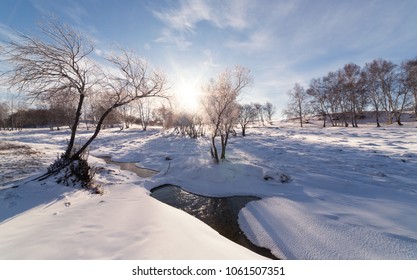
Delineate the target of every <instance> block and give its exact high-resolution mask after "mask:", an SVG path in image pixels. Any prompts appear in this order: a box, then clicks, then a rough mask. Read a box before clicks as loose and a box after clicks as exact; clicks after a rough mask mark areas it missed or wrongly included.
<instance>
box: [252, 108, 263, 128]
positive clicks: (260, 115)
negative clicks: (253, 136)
mask: <svg viewBox="0 0 417 280" xmlns="http://www.w3.org/2000/svg"><path fill="white" fill-rule="evenodd" d="M253 106H254V107H255V109H256V114H257V117H258V121H259V122H260V123H261V124H262V125H265V120H264V109H263V106H262V104H261V103H254V104H253Z"/></svg>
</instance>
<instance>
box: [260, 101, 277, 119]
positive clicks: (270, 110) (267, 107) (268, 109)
mask: <svg viewBox="0 0 417 280" xmlns="http://www.w3.org/2000/svg"><path fill="white" fill-rule="evenodd" d="M263 110H264V112H265V115H266V118H267V119H268V121H269V122H271V121H272V116H273V115H274V114H275V113H276V111H277V110H276V108H275V106H274V105H273V104H272V103H271V102H266V103H265V104H264V106H263Z"/></svg>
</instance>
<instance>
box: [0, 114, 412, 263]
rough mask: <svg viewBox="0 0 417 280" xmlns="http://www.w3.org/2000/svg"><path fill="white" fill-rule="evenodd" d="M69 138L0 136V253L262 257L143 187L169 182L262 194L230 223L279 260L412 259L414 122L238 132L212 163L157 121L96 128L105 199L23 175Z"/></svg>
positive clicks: (44, 133)
mask: <svg viewBox="0 0 417 280" xmlns="http://www.w3.org/2000/svg"><path fill="white" fill-rule="evenodd" d="M84 133H85V134H88V133H89V132H84ZM67 137H68V131H62V130H61V131H49V130H47V129H37V130H24V131H22V132H4V131H1V132H0V168H1V171H0V174H1V175H0V259H258V258H263V257H261V256H259V255H257V254H255V253H253V252H251V251H249V250H247V249H245V248H243V247H241V246H239V245H236V244H235V243H233V242H231V241H229V240H228V239H226V238H224V237H222V236H221V235H219V234H218V233H217V232H216V231H214V230H212V229H211V228H210V227H208V226H207V225H205V224H204V223H203V222H200V221H199V220H197V219H195V218H193V217H191V216H189V215H188V214H186V213H185V212H182V211H180V210H177V209H175V208H172V207H170V206H168V205H165V204H164V203H162V202H159V201H157V200H155V199H153V198H152V197H150V196H149V190H150V189H152V188H153V187H156V186H159V185H162V184H166V183H170V184H174V185H178V186H181V187H182V188H184V189H185V190H188V191H191V192H194V193H198V194H203V195H209V196H228V195H256V196H259V197H262V198H263V199H261V200H259V201H254V202H251V203H249V204H248V205H247V207H245V208H244V209H242V211H241V212H240V214H239V223H240V225H241V227H242V229H243V230H244V232H245V234H246V235H247V236H248V237H249V239H250V240H251V241H252V242H254V243H255V244H257V245H260V246H263V247H267V248H270V249H271V250H272V252H273V253H274V254H275V255H276V256H277V257H279V258H283V259H417V218H416V217H417V207H416V205H417V183H416V182H417V128H416V123H415V122H407V123H406V124H405V125H404V126H401V127H400V126H397V125H392V126H384V127H382V128H375V127H374V125H373V124H369V125H361V127H360V128H341V127H337V128H333V127H328V128H325V129H323V128H320V123H319V122H317V124H316V125H314V124H312V125H308V126H307V127H305V128H302V129H301V128H298V127H296V125H295V124H289V123H279V122H277V123H276V125H272V126H267V127H256V128H255V127H254V128H249V129H248V136H246V137H241V136H238V137H232V138H231V140H230V142H229V146H228V154H227V158H228V160H227V161H226V162H224V163H222V164H220V165H215V164H213V163H212V161H211V159H210V155H209V141H208V139H204V138H200V139H197V140H193V139H187V138H182V137H179V136H176V135H172V134H170V133H169V132H166V131H163V130H161V129H159V128H151V129H150V130H149V131H146V132H143V131H141V130H140V129H139V128H132V129H129V130H124V131H120V130H118V129H109V130H104V131H103V133H102V134H101V135H100V136H99V138H98V139H97V141H96V142H94V143H93V145H92V147H91V150H90V157H89V161H90V163H91V164H92V165H94V166H95V167H96V168H97V175H96V177H97V181H98V182H100V183H101V184H102V185H103V186H104V194H103V195H92V194H89V193H88V192H86V191H81V190H76V189H73V188H70V187H65V186H60V185H57V184H56V183H53V182H52V181H51V180H47V181H43V182H35V181H29V179H30V178H34V177H36V175H39V174H40V172H42V170H43V169H44V168H46V166H47V164H48V163H49V162H52V161H53V160H54V159H55V158H56V157H57V154H58V153H59V152H61V151H62V149H63V147H64V145H65V143H66V138H67ZM13 145H14V147H13ZM1 147H7V148H4V149H1ZM105 155H109V156H112V159H113V160H115V161H125V162H132V161H134V162H138V165H139V166H144V167H147V168H152V169H155V170H159V171H160V173H159V174H157V175H155V176H153V177H151V178H147V179H143V178H139V177H137V176H136V175H134V174H132V173H130V172H128V171H123V170H120V169H119V168H118V166H116V165H109V164H105V162H104V161H103V160H102V159H99V158H98V156H105ZM167 157H169V158H170V159H171V160H167ZM25 162H26V163H27V164H26V163H25ZM26 166H28V168H26ZM23 171H24V172H25V173H24V174H23V173H22V172H23ZM23 182H27V183H23ZM17 185H19V187H17V188H11V187H13V186H17Z"/></svg>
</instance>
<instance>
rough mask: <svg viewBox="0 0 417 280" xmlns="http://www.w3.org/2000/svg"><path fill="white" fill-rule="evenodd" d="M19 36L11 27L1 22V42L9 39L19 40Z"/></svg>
mask: <svg viewBox="0 0 417 280" xmlns="http://www.w3.org/2000/svg"><path fill="white" fill-rule="evenodd" d="M17 40H19V36H18V35H17V33H16V31H15V30H13V29H12V28H11V27H9V26H7V25H5V24H2V23H0V43H1V42H8V41H17Z"/></svg>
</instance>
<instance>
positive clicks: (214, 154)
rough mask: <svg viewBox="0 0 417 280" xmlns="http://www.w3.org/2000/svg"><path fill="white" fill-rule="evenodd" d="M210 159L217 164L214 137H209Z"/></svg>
mask: <svg viewBox="0 0 417 280" xmlns="http://www.w3.org/2000/svg"><path fill="white" fill-rule="evenodd" d="M210 151H211V157H212V158H213V159H214V161H215V162H216V163H219V154H218V153H217V148H216V136H212V137H211V149H210Z"/></svg>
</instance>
